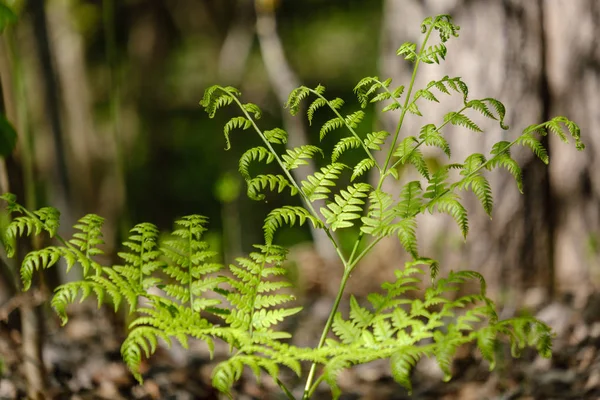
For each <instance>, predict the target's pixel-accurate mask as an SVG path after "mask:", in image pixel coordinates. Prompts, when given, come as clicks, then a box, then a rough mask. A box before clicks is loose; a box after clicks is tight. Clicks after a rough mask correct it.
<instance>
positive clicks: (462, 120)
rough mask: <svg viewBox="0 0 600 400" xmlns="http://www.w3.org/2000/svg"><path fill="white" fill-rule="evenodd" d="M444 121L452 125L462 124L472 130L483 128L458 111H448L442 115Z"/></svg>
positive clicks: (480, 130) (478, 130)
mask: <svg viewBox="0 0 600 400" xmlns="http://www.w3.org/2000/svg"><path fill="white" fill-rule="evenodd" d="M444 122H450V123H451V124H452V125H455V126H463V127H465V128H467V129H470V130H472V131H474V132H483V130H482V129H481V128H480V127H479V126H478V125H477V124H476V123H475V122H473V121H472V120H471V119H470V118H469V117H467V116H466V115H464V114H461V113H458V112H454V111H450V112H449V113H448V114H446V115H445V116H444Z"/></svg>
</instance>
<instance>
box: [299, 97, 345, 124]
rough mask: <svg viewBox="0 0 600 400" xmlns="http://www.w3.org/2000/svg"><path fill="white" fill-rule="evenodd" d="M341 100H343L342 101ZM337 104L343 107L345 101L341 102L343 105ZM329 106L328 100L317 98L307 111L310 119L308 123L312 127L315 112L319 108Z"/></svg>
mask: <svg viewBox="0 0 600 400" xmlns="http://www.w3.org/2000/svg"><path fill="white" fill-rule="evenodd" d="M340 100H341V99H340ZM337 104H339V106H340V107H341V105H342V104H344V103H343V100H342V101H341V103H340V102H339V101H338V102H337ZM326 105H327V100H325V99H324V98H322V97H318V98H316V99H315V100H314V101H313V102H312V103H311V104H310V106H309V107H308V110H307V111H306V115H307V117H308V123H309V125H312V120H313V116H314V115H315V111H317V110H318V109H319V108H321V107H324V106H326Z"/></svg>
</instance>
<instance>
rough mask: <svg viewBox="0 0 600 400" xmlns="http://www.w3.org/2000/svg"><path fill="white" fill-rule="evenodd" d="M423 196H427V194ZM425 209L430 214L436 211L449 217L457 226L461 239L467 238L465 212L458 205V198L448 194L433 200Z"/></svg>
mask: <svg viewBox="0 0 600 400" xmlns="http://www.w3.org/2000/svg"><path fill="white" fill-rule="evenodd" d="M425 195H427V193H426V194H425ZM424 197H425V196H424ZM427 209H428V211H429V212H430V213H433V210H434V209H437V211H438V212H442V213H446V214H448V215H450V216H451V217H452V218H453V219H454V220H455V221H456V223H457V224H458V226H459V228H460V230H461V232H462V235H463V237H465V238H466V237H467V234H468V233H469V220H468V218H467V210H466V209H465V207H464V206H463V205H462V204H461V203H460V201H459V197H458V196H457V195H456V194H454V193H452V192H448V193H446V194H443V195H441V196H439V197H436V198H434V200H432V201H430V202H429V203H428V204H427Z"/></svg>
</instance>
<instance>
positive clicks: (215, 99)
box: [200, 85, 241, 118]
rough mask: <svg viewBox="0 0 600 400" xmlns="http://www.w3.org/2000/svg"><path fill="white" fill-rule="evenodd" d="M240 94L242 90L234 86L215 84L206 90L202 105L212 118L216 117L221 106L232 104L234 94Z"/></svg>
mask: <svg viewBox="0 0 600 400" xmlns="http://www.w3.org/2000/svg"><path fill="white" fill-rule="evenodd" d="M240 94H241V93H240V91H239V90H237V89H236V88H234V87H231V86H227V87H222V86H219V85H214V86H211V87H209V88H208V89H206V90H205V91H204V97H203V98H202V101H200V105H201V106H203V107H204V109H205V111H206V112H207V113H208V116H209V117H210V118H214V116H215V114H216V112H217V110H218V109H219V108H221V107H224V106H227V105H229V104H231V103H232V102H233V99H234V96H236V97H237V96H239V95H240Z"/></svg>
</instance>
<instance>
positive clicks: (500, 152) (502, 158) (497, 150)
mask: <svg viewBox="0 0 600 400" xmlns="http://www.w3.org/2000/svg"><path fill="white" fill-rule="evenodd" d="M491 154H492V155H493V156H494V157H492V158H491V159H490V160H489V162H488V164H487V169H489V170H490V171H491V170H492V169H494V168H496V167H498V166H500V167H503V168H506V170H508V172H510V173H511V175H512V176H513V177H514V178H515V181H516V182H517V187H518V188H519V192H521V193H523V176H522V172H521V167H520V166H519V164H518V163H517V162H516V161H515V160H513V159H512V158H511V156H510V143H509V142H506V141H500V142H498V143H496V144H494V146H493V147H492V150H491Z"/></svg>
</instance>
